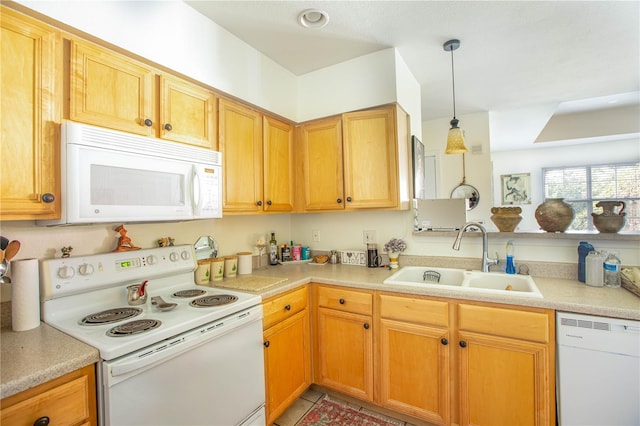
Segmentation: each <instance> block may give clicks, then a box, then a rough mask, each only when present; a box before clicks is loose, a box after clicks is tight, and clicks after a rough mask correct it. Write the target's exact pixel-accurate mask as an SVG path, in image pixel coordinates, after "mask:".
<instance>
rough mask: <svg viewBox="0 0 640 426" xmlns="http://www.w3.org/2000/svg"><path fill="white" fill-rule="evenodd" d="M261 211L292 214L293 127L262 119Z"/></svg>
mask: <svg viewBox="0 0 640 426" xmlns="http://www.w3.org/2000/svg"><path fill="white" fill-rule="evenodd" d="M263 138H264V141H263V161H264V177H263V178H264V194H263V195H264V206H263V207H264V211H269V212H290V211H292V210H293V199H294V189H293V188H294V183H295V181H294V179H295V177H294V172H293V126H292V125H291V124H289V123H285V122H284V121H281V120H277V119H275V118H273V117H269V116H264V118H263Z"/></svg>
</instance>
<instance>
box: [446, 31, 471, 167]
mask: <svg viewBox="0 0 640 426" xmlns="http://www.w3.org/2000/svg"><path fill="white" fill-rule="evenodd" d="M442 47H443V48H444V50H446V51H447V52H451V82H452V83H453V120H451V128H450V129H449V135H448V136H447V148H446V149H445V150H444V152H445V154H464V153H465V152H467V151H469V149H467V146H466V145H465V144H464V134H463V133H462V129H461V128H460V127H458V123H460V121H458V119H457V118H456V79H455V75H454V73H453V51H454V50H456V49H457V48H458V47H460V40H457V39H453V40H449V41H447V42H446V43H445V44H444V45H442Z"/></svg>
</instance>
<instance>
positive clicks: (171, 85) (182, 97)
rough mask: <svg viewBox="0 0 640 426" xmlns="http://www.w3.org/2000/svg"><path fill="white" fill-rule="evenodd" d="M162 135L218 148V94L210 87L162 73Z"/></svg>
mask: <svg viewBox="0 0 640 426" xmlns="http://www.w3.org/2000/svg"><path fill="white" fill-rule="evenodd" d="M159 78H160V125H159V127H160V138H162V139H167V140H171V141H175V142H182V143H187V144H190V145H196V146H201V147H202V148H209V149H214V148H216V124H215V123H216V120H215V118H216V98H215V96H214V95H213V93H211V92H209V91H208V90H206V89H203V88H201V87H198V86H195V85H193V84H190V83H187V82H186V81H183V80H179V79H176V78H172V77H168V76H160V77H159Z"/></svg>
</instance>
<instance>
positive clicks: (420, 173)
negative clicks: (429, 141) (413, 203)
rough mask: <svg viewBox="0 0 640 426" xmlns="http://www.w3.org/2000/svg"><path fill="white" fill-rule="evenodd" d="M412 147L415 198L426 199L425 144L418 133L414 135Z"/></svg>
mask: <svg viewBox="0 0 640 426" xmlns="http://www.w3.org/2000/svg"><path fill="white" fill-rule="evenodd" d="M411 147H412V155H413V198H416V199H424V198H425V197H426V194H425V187H424V177H425V164H424V144H423V143H422V142H421V141H420V139H418V138H417V137H416V135H412V136H411Z"/></svg>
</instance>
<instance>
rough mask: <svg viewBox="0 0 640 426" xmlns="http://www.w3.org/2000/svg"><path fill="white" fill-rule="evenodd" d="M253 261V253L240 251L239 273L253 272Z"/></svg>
mask: <svg viewBox="0 0 640 426" xmlns="http://www.w3.org/2000/svg"><path fill="white" fill-rule="evenodd" d="M252 262H253V253H251V252H249V251H242V252H240V253H238V274H240V275H245V274H250V273H251V270H252V268H251V266H252V265H251V263H252Z"/></svg>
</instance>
